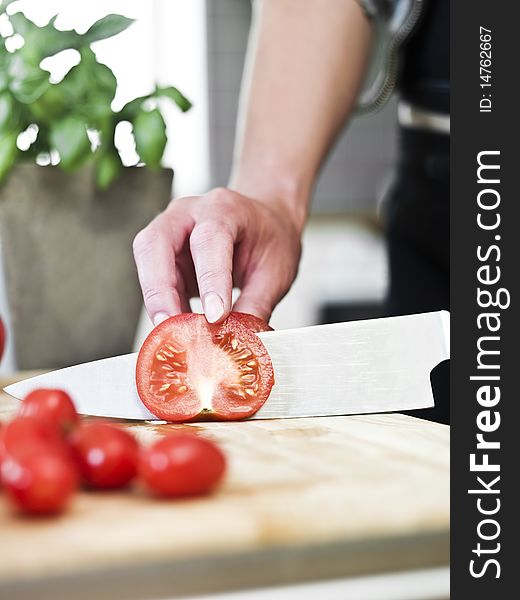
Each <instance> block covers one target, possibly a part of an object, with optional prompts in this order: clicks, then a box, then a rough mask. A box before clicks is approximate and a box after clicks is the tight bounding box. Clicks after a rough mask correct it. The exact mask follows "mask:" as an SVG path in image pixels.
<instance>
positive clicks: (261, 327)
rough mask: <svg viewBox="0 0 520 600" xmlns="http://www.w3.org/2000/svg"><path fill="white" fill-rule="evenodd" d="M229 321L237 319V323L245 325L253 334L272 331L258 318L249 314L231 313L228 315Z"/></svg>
mask: <svg viewBox="0 0 520 600" xmlns="http://www.w3.org/2000/svg"><path fill="white" fill-rule="evenodd" d="M229 318H231V319H237V321H238V322H239V323H241V324H242V325H245V326H246V327H247V328H249V329H251V330H252V331H254V332H255V333H260V332H261V331H273V328H272V327H271V326H270V325H269V324H268V323H266V322H265V321H264V320H263V319H261V318H260V317H257V316H256V315H250V314H249V313H241V312H232V313H231V314H230V315H229Z"/></svg>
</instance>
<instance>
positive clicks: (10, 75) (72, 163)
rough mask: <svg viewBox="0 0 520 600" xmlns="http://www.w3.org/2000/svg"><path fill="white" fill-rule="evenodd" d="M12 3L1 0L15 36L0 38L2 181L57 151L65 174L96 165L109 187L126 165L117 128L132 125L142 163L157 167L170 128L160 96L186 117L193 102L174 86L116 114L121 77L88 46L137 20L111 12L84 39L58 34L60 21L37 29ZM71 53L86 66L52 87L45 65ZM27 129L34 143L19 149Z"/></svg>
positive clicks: (2, 15) (103, 185)
mask: <svg viewBox="0 0 520 600" xmlns="http://www.w3.org/2000/svg"><path fill="white" fill-rule="evenodd" d="M13 1H14V0H3V2H2V4H1V6H0V18H1V19H2V20H5V21H9V23H10V25H11V28H12V33H11V32H10V31H8V33H9V35H6V36H5V37H0V182H2V181H3V180H4V179H5V178H6V177H7V175H8V174H9V172H10V171H11V169H12V168H13V166H14V165H15V164H16V163H18V162H21V161H24V160H32V161H36V160H39V159H40V158H41V157H42V156H47V157H50V156H51V152H52V153H53V154H54V155H57V156H59V166H60V168H62V169H64V170H65V171H73V170H75V169H77V168H79V167H81V166H82V165H83V164H85V163H86V162H87V161H89V160H91V161H93V162H94V164H95V172H96V181H97V184H98V186H99V187H100V188H106V187H108V186H109V185H110V184H111V183H112V182H113V181H114V180H115V179H117V177H118V176H119V174H120V172H121V170H122V168H123V166H122V164H121V158H120V156H119V153H118V151H117V148H116V146H115V144H114V134H115V129H116V125H117V124H118V123H120V122H123V121H128V122H130V123H131V124H132V128H133V135H134V139H135V144H136V151H137V154H138V155H139V157H140V159H141V161H142V162H144V163H145V164H146V165H147V166H148V167H150V168H152V169H159V168H160V162H161V158H162V155H163V152H164V148H165V145H166V126H165V123H164V119H163V116H162V114H161V110H160V108H159V106H158V99H159V98H161V97H167V98H170V99H171V100H173V102H175V104H176V105H177V106H178V107H179V108H180V109H181V110H182V111H183V112H184V111H187V110H188V109H189V108H190V107H191V103H190V102H189V100H187V99H186V98H185V97H184V96H183V95H182V93H181V92H180V91H179V90H178V89H176V88H174V87H159V86H156V87H155V89H154V90H153V91H152V92H151V93H150V94H148V95H146V96H142V97H139V98H135V99H134V100H132V101H131V102H128V103H127V104H126V105H125V106H124V107H123V108H122V109H121V110H119V111H117V112H115V111H113V110H112V108H111V104H112V100H113V99H114V95H115V93H116V87H117V82H116V78H115V76H114V74H113V73H112V71H111V70H110V69H109V67H107V66H106V65H104V64H102V63H100V62H98V61H97V59H96V55H95V54H94V52H93V51H92V49H91V47H90V46H91V44H92V43H94V42H97V41H99V40H103V39H107V38H109V37H112V36H114V35H116V34H118V33H120V32H121V31H124V30H125V29H126V28H127V27H128V26H129V25H131V24H132V22H133V20H132V19H129V18H127V17H124V16H121V15H107V16H105V17H103V18H102V19H100V20H99V21H97V22H96V23H94V24H93V25H92V26H91V27H90V28H89V29H88V31H86V32H85V33H83V34H79V33H77V32H76V31H74V30H70V31H60V30H58V29H56V27H55V26H54V23H55V20H56V17H53V18H52V19H51V20H50V21H49V22H48V23H47V24H46V25H44V26H43V27H39V26H37V25H36V24H35V23H33V22H32V21H31V20H29V19H28V18H27V17H25V16H24V15H23V14H22V13H21V12H15V13H14V14H8V13H7V12H6V8H7V6H8V5H9V4H11V3H12V2H13ZM13 12H14V11H13ZM13 35H16V38H13V40H14V39H17V40H18V41H20V40H21V39H22V40H23V45H22V46H21V47H18V48H17V49H15V50H14V51H9V50H8V48H9V42H8V40H9V38H11V37H12V36H13ZM6 42H7V46H6ZM18 46H20V44H18ZM68 49H74V50H77V51H78V52H79V55H80V62H79V63H78V64H77V65H76V66H74V67H72V68H71V69H70V70H69V71H68V73H67V74H66V75H65V77H64V78H63V79H62V80H61V81H60V82H58V83H53V82H51V81H50V79H49V75H50V74H49V71H47V70H45V69H44V68H42V67H41V63H42V61H43V60H44V59H45V58H48V57H50V56H54V55H55V54H57V53H58V52H62V51H63V50H68ZM24 131H31V133H32V138H31V139H32V140H33V141H32V143H31V144H30V146H29V147H28V148H27V149H25V150H21V149H20V148H19V147H18V145H17V140H18V137H19V135H20V133H22V132H24ZM89 134H90V137H89ZM92 139H95V140H96V143H95V144H93V143H92V141H91V140H92Z"/></svg>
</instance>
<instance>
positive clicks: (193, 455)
mask: <svg viewBox="0 0 520 600" xmlns="http://www.w3.org/2000/svg"><path fill="white" fill-rule="evenodd" d="M225 470H226V459H225V457H224V454H223V453H222V451H221V450H220V449H219V448H218V447H217V446H216V445H215V444H214V443H213V442H211V441H209V440H207V439H205V438H202V437H199V436H195V435H192V434H189V433H188V434H186V433H185V434H173V435H169V436H167V437H165V438H163V439H161V440H159V441H158V442H155V443H154V444H153V445H152V446H150V447H149V448H146V449H145V450H144V451H143V452H142V454H141V458H140V461H139V475H140V477H141V478H142V480H143V481H144V482H145V484H146V485H147V486H148V487H149V488H150V489H151V490H152V491H153V492H155V493H156V494H158V495H160V496H168V497H181V496H195V495H199V494H206V493H208V492H210V491H211V490H212V489H214V488H215V486H216V485H217V484H218V483H219V481H220V480H221V479H222V476H223V475H224V472H225Z"/></svg>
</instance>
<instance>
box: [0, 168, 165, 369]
mask: <svg viewBox="0 0 520 600" xmlns="http://www.w3.org/2000/svg"><path fill="white" fill-rule="evenodd" d="M172 176H173V173H172V171H171V170H169V169H164V170H162V171H160V172H153V171H150V170H149V169H146V168H128V169H124V171H123V174H122V176H121V178H120V179H119V180H118V181H117V182H116V183H115V184H114V185H113V186H112V187H111V188H110V189H108V190H107V191H100V190H98V189H96V187H95V184H94V176H93V170H92V168H91V167H90V166H89V167H86V168H84V169H81V170H80V171H78V172H75V173H73V174H68V173H64V172H63V171H61V170H60V169H58V168H56V167H39V166H36V165H29V164H23V165H19V166H18V167H16V169H15V170H14V171H13V172H12V173H11V175H10V176H9V178H8V180H7V181H6V182H5V184H4V186H3V187H2V188H1V189H0V235H1V241H2V245H3V254H4V261H5V273H6V283H7V294H8V300H9V307H10V313H11V322H12V326H13V336H14V345H15V356H16V361H17V367H18V368H20V369H40V368H59V367H64V366H68V365H72V364H77V363H80V362H85V361H90V360H96V359H100V358H105V357H108V356H114V355H117V354H124V353H126V352H130V351H131V349H132V342H133V338H134V335H135V330H136V326H137V322H138V318H139V313H140V309H141V305H142V297H141V293H140V288H139V283H138V279H137V273H136V269H135V265H134V261H133V256H132V240H133V238H134V236H135V234H136V233H137V232H138V231H139V230H140V229H142V228H143V227H144V226H145V225H146V224H147V223H149V221H150V220H151V219H152V218H153V217H154V216H155V215H156V214H157V213H159V212H160V211H161V210H163V209H164V208H165V206H166V204H167V203H168V201H169V199H170V194H171V183H172Z"/></svg>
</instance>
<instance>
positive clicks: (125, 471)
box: [70, 423, 139, 489]
mask: <svg viewBox="0 0 520 600" xmlns="http://www.w3.org/2000/svg"><path fill="white" fill-rule="evenodd" d="M70 441H71V444H72V446H73V448H74V451H75V454H76V458H77V462H78V465H79V468H80V471H81V473H82V475H83V478H84V479H85V481H86V482H87V483H88V484H90V485H91V486H93V487H97V488H104V489H109V488H120V487H123V486H125V485H127V484H128V483H129V482H130V481H131V480H132V479H133V478H134V477H135V475H136V473H137V461H138V458H139V445H138V443H137V440H136V439H135V438H134V436H133V435H131V434H129V433H128V432H127V431H124V430H123V429H119V428H117V427H113V426H112V425H108V424H107V423H89V424H87V425H82V426H81V427H79V428H78V429H76V431H74V433H73V434H72V436H71V438H70Z"/></svg>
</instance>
